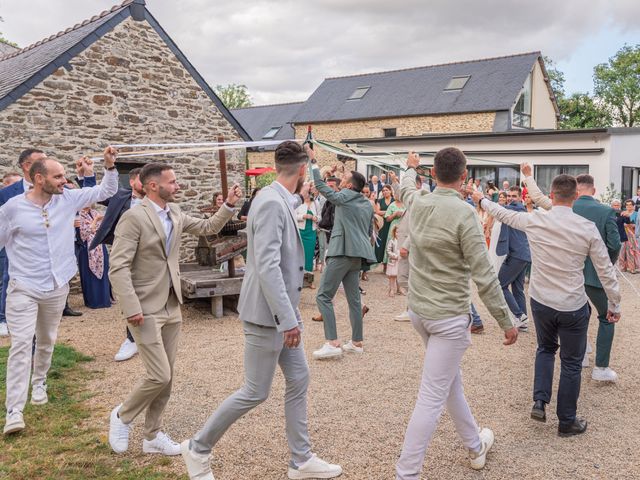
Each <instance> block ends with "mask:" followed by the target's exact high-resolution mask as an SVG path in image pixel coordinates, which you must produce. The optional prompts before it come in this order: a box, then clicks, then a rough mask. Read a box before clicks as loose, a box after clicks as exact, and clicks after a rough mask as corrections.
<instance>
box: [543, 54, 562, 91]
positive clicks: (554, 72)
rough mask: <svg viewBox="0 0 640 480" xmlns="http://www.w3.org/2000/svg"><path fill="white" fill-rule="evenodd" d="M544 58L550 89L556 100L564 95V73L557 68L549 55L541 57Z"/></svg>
mask: <svg viewBox="0 0 640 480" xmlns="http://www.w3.org/2000/svg"><path fill="white" fill-rule="evenodd" d="M542 58H543V60H544V66H545V69H546V70H547V75H548V76H549V84H550V85H551V90H553V93H554V94H555V96H556V99H557V100H560V99H561V98H563V97H564V73H562V72H561V71H560V70H558V67H557V66H556V62H554V61H553V60H552V59H551V58H549V57H546V56H545V57H542Z"/></svg>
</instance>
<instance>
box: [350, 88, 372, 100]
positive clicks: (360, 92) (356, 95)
mask: <svg viewBox="0 0 640 480" xmlns="http://www.w3.org/2000/svg"><path fill="white" fill-rule="evenodd" d="M370 88H371V87H358V88H356V89H355V90H354V91H353V93H352V94H351V96H350V97H349V98H348V100H360V99H361V98H362V97H364V96H365V95H366V93H367V92H368V91H369V89H370Z"/></svg>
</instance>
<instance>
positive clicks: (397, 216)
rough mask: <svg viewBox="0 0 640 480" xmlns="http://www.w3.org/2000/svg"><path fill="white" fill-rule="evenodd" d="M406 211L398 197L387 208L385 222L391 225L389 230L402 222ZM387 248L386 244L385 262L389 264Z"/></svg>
mask: <svg viewBox="0 0 640 480" xmlns="http://www.w3.org/2000/svg"><path fill="white" fill-rule="evenodd" d="M404 211H405V206H404V204H403V203H402V202H401V201H400V200H398V199H397V198H396V200H395V201H394V202H393V203H392V204H391V205H389V208H387V211H386V212H385V214H384V223H385V224H387V225H389V231H391V230H393V227H396V228H397V225H398V224H399V223H400V220H401V219H402V216H403V215H404ZM387 241H388V238H387ZM386 250H387V247H386V244H385V252H384V260H383V262H384V263H385V264H387V263H388V260H389V256H388V253H387V251H386Z"/></svg>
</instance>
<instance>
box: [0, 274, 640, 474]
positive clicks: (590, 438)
mask: <svg viewBox="0 0 640 480" xmlns="http://www.w3.org/2000/svg"><path fill="white" fill-rule="evenodd" d="M630 278H631V281H632V282H633V284H634V285H635V286H636V288H640V276H630ZM316 284H317V283H316ZM363 286H364V288H365V289H366V290H367V295H366V296H365V297H364V300H365V302H366V303H367V304H368V305H369V307H371V312H370V313H369V315H368V316H367V318H366V320H365V340H366V343H365V354H364V355H363V356H345V357H344V358H342V359H341V360H337V361H335V360H334V361H324V362H317V361H314V360H312V359H311V352H312V351H313V350H314V349H316V348H318V347H319V346H320V345H321V344H322V342H323V331H322V325H321V324H319V323H315V322H311V321H310V320H309V321H306V322H305V328H306V330H305V334H304V338H305V350H306V352H307V358H308V359H309V362H310V368H311V386H310V390H309V420H310V425H309V426H310V431H311V438H312V441H313V444H314V451H315V452H317V453H318V454H319V455H320V456H322V457H323V458H326V459H328V460H330V461H332V462H336V463H340V464H341V465H342V466H343V468H344V472H345V473H344V475H343V476H342V478H345V479H362V480H371V479H392V478H394V465H395V462H396V460H397V457H398V455H399V453H400V449H401V445H402V440H403V435H404V430H405V428H406V425H407V421H408V418H409V415H410V414H411V411H412V409H413V405H414V401H415V396H416V392H417V388H418V384H419V379H420V374H421V370H422V360H423V347H422V345H421V343H420V341H419V338H418V335H417V334H416V333H415V332H414V331H413V328H412V327H411V325H410V324H408V323H397V322H394V321H393V320H392V319H393V316H395V315H396V314H397V313H398V312H400V311H401V310H402V309H403V308H404V305H405V298H404V297H395V298H393V299H390V298H388V297H386V296H385V295H384V292H386V277H384V276H383V275H381V274H380V273H373V274H371V275H370V281H369V282H366V283H363ZM622 290H623V299H624V300H623V321H622V323H621V324H620V325H619V327H618V329H617V331H616V339H615V345H614V351H613V356H612V365H611V366H612V367H613V368H614V369H615V370H616V371H617V372H618V374H619V376H620V381H619V383H618V384H616V385H600V384H596V382H593V381H592V380H591V378H590V374H591V369H586V370H585V372H584V373H583V384H582V394H581V396H580V403H579V414H580V415H582V416H585V417H586V418H587V419H588V420H589V422H590V423H589V430H588V432H587V433H586V434H585V435H582V436H579V437H575V438H569V439H561V438H559V437H558V436H557V435H556V428H557V422H556V419H555V415H554V414H553V412H554V411H555V403H552V405H550V406H549V412H550V413H551V415H550V417H551V418H550V421H548V423H547V424H539V423H535V422H533V421H531V420H530V419H529V411H530V407H531V388H532V378H533V359H534V352H535V346H536V343H535V333H534V332H533V331H531V332H530V333H528V334H522V335H521V336H520V337H519V339H518V342H517V344H516V345H514V346H512V347H504V346H502V340H501V334H500V331H499V329H498V327H497V324H496V323H495V322H494V321H493V320H492V319H491V318H490V317H489V316H488V314H487V312H486V309H485V308H484V306H483V305H482V303H481V302H479V301H477V302H476V305H477V306H478V307H479V311H480V314H481V315H482V317H483V319H484V321H485V333H484V334H483V335H479V336H474V339H473V340H474V342H473V346H472V347H471V348H470V349H469V351H468V352H467V354H466V356H465V359H464V364H463V372H464V383H465V389H466V394H467V398H468V400H469V403H470V405H471V408H472V410H473V412H474V414H475V416H476V418H477V420H478V422H479V423H480V424H481V425H483V426H488V427H490V428H492V429H493V430H494V432H495V434H496V444H495V446H494V449H493V451H492V453H490V454H489V458H488V462H487V467H486V468H485V470H484V471H483V472H479V473H478V472H473V471H472V470H471V469H470V468H469V467H468V462H467V460H466V452H465V450H464V448H463V447H462V445H461V443H460V442H459V440H458V439H457V437H456V434H455V431H454V429H453V424H452V422H451V420H450V418H449V417H448V416H447V414H446V413H445V414H444V415H443V417H442V421H441V423H440V426H439V428H438V430H437V432H436V435H435V437H434V440H433V443H432V445H431V447H430V449H429V451H428V452H427V461H426V463H425V467H424V471H423V478H433V479H459V478H473V479H480V478H484V479H510V480H511V479H520V478H523V479H604V478H606V479H618V478H619V479H632V478H633V479H636V478H637V479H640V461H639V460H638V448H639V447H640V415H638V407H639V406H640V400H639V395H638V394H639V392H640V381H639V380H638V375H637V372H638V371H639V367H640V365H639V363H640V362H639V359H638V358H639V357H638V355H637V353H636V350H635V348H634V347H636V346H637V345H638V343H640V327H639V326H638V323H636V322H635V320H637V318H638V313H637V312H638V311H639V307H640V299H639V298H638V296H637V295H635V294H634V292H633V291H632V290H631V288H630V287H629V286H628V285H627V284H625V283H624V282H622ZM81 302H82V299H81V298H80V297H74V298H72V305H74V306H79V305H80V304H81ZM208 308H209V307H208V304H207V303H206V302H202V303H200V302H197V303H191V304H188V305H186V306H185V307H184V309H183V314H184V326H183V331H182V332H183V333H182V338H181V343H180V350H179V353H178V359H177V362H176V377H175V378H176V380H175V383H174V387H173V395H172V398H171V401H170V403H169V406H168V408H167V412H166V416H165V424H166V430H167V432H168V433H169V434H170V435H171V436H172V437H173V438H174V439H176V440H182V439H184V438H186V437H188V436H191V435H192V434H193V433H194V432H195V431H196V430H197V429H198V428H199V427H200V426H201V425H202V424H203V422H204V420H205V419H206V418H207V417H208V415H209V414H210V413H211V412H212V411H213V409H215V407H216V406H217V405H219V404H220V402H221V401H222V400H223V399H224V398H226V396H227V395H229V394H230V393H232V392H233V391H234V390H235V389H237V388H238V387H239V386H240V385H241V383H242V368H243V366H242V352H243V337H242V332H241V327H240V322H239V321H238V320H237V318H235V317H225V318H223V319H221V320H215V319H213V318H212V317H211V316H210V314H209V310H208ZM82 310H83V311H84V312H85V315H84V316H83V317H80V318H79V319H76V318H72V319H68V318H65V319H64V321H63V324H62V327H61V329H60V341H62V342H65V343H68V344H71V345H73V346H74V347H76V348H77V349H79V350H80V351H82V352H84V353H86V354H89V355H92V356H94V357H95V362H93V364H91V368H94V369H95V370H96V371H98V372H99V373H98V375H97V376H96V379H95V380H94V381H93V382H92V384H91V386H90V387H91V389H93V391H94V392H95V393H96V395H95V396H94V397H93V399H92V400H91V402H92V403H93V406H94V410H95V420H96V422H99V423H100V425H101V426H102V429H103V431H104V437H103V439H104V440H105V441H106V433H107V431H108V424H107V417H108V413H109V411H110V410H111V408H113V406H114V405H116V404H117V403H119V402H121V401H122V399H123V398H124V396H125V395H126V394H127V392H129V390H130V388H131V385H132V383H134V382H135V380H136V379H137V378H138V377H139V376H140V374H141V368H142V367H141V363H140V360H139V359H138V358H137V357H136V358H134V359H132V360H130V361H127V362H123V363H115V362H113V360H112V358H113V355H114V353H115V352H116V350H117V348H118V346H119V345H120V343H121V341H122V340H123V335H124V333H123V331H124V323H123V321H122V320H120V319H118V318H117V313H116V309H115V308H114V309H111V310H99V311H87V310H86V309H83V308H82ZM301 311H302V315H303V318H304V319H305V320H307V319H310V317H311V315H312V314H315V312H316V307H315V291H311V290H305V291H304V295H303V298H302V303H301ZM337 312H338V316H339V324H338V331H339V335H340V337H341V338H348V336H349V334H350V329H349V326H348V319H347V306H346V301H345V298H344V295H342V294H338V299H337ZM596 322H597V320H596V319H595V316H594V317H593V318H592V323H591V329H590V331H589V338H590V342H591V344H592V345H594V346H595V333H596V330H597V328H596ZM531 330H533V329H531ZM6 343H7V342H6V341H3V342H2V344H6ZM558 363H559V362H558ZM592 363H593V355H592ZM557 378H558V372H557V368H556V382H555V385H556V386H557ZM283 392H284V381H283V377H282V374H281V373H280V372H278V374H277V375H276V378H275V381H274V384H273V389H272V396H271V398H270V399H269V400H268V401H267V402H265V403H264V404H263V405H261V406H259V407H258V408H257V409H255V410H254V411H253V412H251V413H250V414H248V415H246V416H245V417H244V418H242V419H241V420H240V421H239V422H238V423H237V424H236V425H234V426H233V427H232V428H231V429H230V430H229V431H228V432H227V434H226V436H225V437H224V438H223V439H222V441H221V442H220V443H219V445H218V447H217V448H216V450H215V452H214V453H215V454H214V461H213V468H214V473H215V475H216V478H217V479H218V480H225V479H242V480H245V479H247V480H248V479H284V478H286V465H287V461H288V451H287V444H286V439H285V433H284V410H283ZM554 393H555V391H554ZM554 401H555V399H554ZM141 420H142V419H138V422H137V423H138V425H137V426H136V428H135V429H134V435H133V438H132V442H131V448H130V452H129V453H128V454H127V456H128V457H129V458H131V459H133V460H134V461H136V462H140V463H145V462H147V461H148V460H147V459H145V456H143V455H142V450H141V425H140V424H141V423H142V421H141ZM171 462H173V465H172V467H171V468H175V472H176V473H183V472H184V470H183V466H182V462H181V460H180V459H179V458H178V459H175V460H171Z"/></svg>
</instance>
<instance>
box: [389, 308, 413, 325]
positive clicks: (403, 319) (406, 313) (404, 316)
mask: <svg viewBox="0 0 640 480" xmlns="http://www.w3.org/2000/svg"><path fill="white" fill-rule="evenodd" d="M393 319H394V320H395V321H396V322H410V321H411V318H410V317H409V310H405V311H404V312H402V313H401V314H400V315H397V316H395V317H394V318H393Z"/></svg>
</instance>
